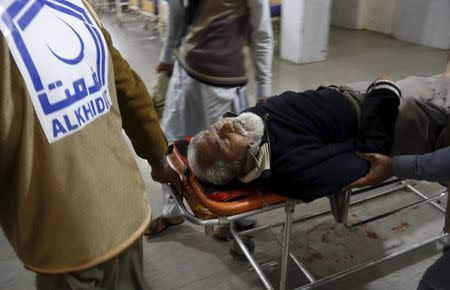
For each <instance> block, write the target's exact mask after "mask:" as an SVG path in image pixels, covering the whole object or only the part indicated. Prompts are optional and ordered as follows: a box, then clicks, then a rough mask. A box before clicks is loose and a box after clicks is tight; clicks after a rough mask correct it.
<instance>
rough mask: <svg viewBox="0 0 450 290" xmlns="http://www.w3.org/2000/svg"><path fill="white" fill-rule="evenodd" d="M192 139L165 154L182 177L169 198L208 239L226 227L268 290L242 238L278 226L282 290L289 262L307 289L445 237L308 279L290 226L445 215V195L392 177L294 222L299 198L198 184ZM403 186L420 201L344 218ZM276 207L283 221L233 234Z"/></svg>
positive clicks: (337, 197) (236, 186) (235, 186)
mask: <svg viewBox="0 0 450 290" xmlns="http://www.w3.org/2000/svg"><path fill="white" fill-rule="evenodd" d="M190 139H191V138H190V137H185V138H184V139H181V140H177V141H174V142H172V144H171V145H170V147H169V153H168V154H167V160H168V163H169V164H170V166H171V167H172V168H173V169H174V170H175V171H176V172H177V173H178V174H179V176H180V179H181V180H182V181H183V192H182V193H178V192H176V190H175V189H174V188H173V187H171V186H170V189H171V195H172V196H173V198H174V200H175V202H176V203H177V205H178V206H179V207H180V210H181V212H182V214H183V215H184V217H185V218H186V219H187V220H188V221H190V222H192V223H194V224H197V225H202V226H205V232H206V234H207V235H209V234H211V233H212V232H213V231H214V226H215V225H220V224H230V231H231V234H232V236H233V243H235V245H234V247H235V248H238V249H240V250H241V251H242V253H243V254H244V256H245V257H246V258H247V260H248V261H249V263H250V264H251V266H252V267H253V269H254V270H255V272H256V274H257V275H258V277H259V278H260V280H261V282H262V283H263V284H264V287H265V288H266V289H274V287H273V285H272V284H271V283H270V281H269V280H268V279H267V276H266V275H265V273H264V271H263V270H262V267H261V265H259V264H258V263H257V261H256V260H255V258H254V257H253V255H252V251H253V250H254V245H252V244H251V243H249V242H248V240H245V239H243V238H244V237H246V236H249V235H250V234H253V233H255V232H258V231H262V230H267V229H272V228H274V227H277V226H284V230H283V237H282V238H278V237H277V241H278V242H279V244H280V245H281V247H282V257H281V275H280V280H279V281H280V284H279V289H282V290H284V289H285V287H286V279H287V267H288V260H289V259H291V260H292V261H293V262H294V264H295V265H296V266H297V267H298V268H299V269H300V271H301V272H302V273H303V274H304V275H305V277H306V278H307V279H308V280H309V283H308V284H306V285H303V286H300V287H299V288H296V289H310V288H313V287H316V286H319V285H322V284H325V283H328V282H330V281H333V280H336V279H338V278H341V277H343V276H346V275H349V274H351V273H353V272H356V271H359V270H361V269H364V268H367V267H369V266H372V265H375V264H377V263H380V262H382V261H385V260H387V259H391V258H393V257H396V256H398V255H401V254H403V253H406V252H408V251H411V250H414V249H416V248H418V247H421V246H423V245H425V244H427V243H430V242H433V241H436V240H439V239H441V238H443V237H444V236H446V234H440V235H438V236H435V237H430V238H429V239H427V240H426V241H423V242H421V243H417V244H415V245H413V246H411V247H409V248H406V249H402V250H398V251H396V252H393V253H391V254H388V255H385V256H381V257H378V258H376V259H372V260H369V261H367V262H364V263H361V264H360V265H358V266H354V267H351V268H349V269H347V270H344V271H341V272H339V273H335V274H333V275H330V276H327V277H323V278H321V279H316V278H315V277H314V276H313V275H312V273H311V272H310V271H309V270H308V269H307V268H306V267H305V266H304V264H303V263H302V262H301V261H300V260H299V259H298V258H297V257H296V256H295V255H293V254H292V252H291V251H290V236H291V228H292V225H293V223H295V222H301V221H306V220H308V219H311V218H313V217H317V216H319V215H323V214H328V213H332V214H333V216H334V218H335V219H336V221H337V222H339V223H343V224H344V225H345V226H346V227H349V228H350V227H356V226H360V225H363V224H366V223H369V222H372V221H375V220H378V219H381V218H384V217H387V216H390V215H392V214H394V213H397V212H399V211H402V210H405V209H408V208H412V207H415V206H418V205H421V204H425V203H427V204H428V203H429V204H430V205H432V206H433V207H434V208H435V209H437V210H439V211H440V212H441V213H443V214H445V210H444V209H443V208H442V207H441V206H440V205H439V204H437V203H436V202H434V201H435V200H437V199H439V198H441V197H443V196H444V195H445V194H446V193H447V192H446V191H443V192H441V193H439V194H437V195H435V196H432V197H427V196H426V195H425V194H423V193H422V192H420V191H419V190H417V189H416V188H415V187H414V186H413V185H411V184H409V183H408V182H406V181H402V180H399V179H397V178H394V179H391V180H388V181H386V182H384V183H383V184H381V185H379V186H374V187H369V188H363V189H358V190H355V191H353V192H352V191H346V192H340V193H337V194H334V195H331V196H329V197H328V198H329V199H330V210H323V211H319V212H316V213H313V214H309V215H307V216H302V217H299V218H296V219H295V220H294V219H293V213H294V210H295V206H296V204H298V203H302V202H301V201H300V200H293V199H288V198H286V197H284V196H282V195H279V194H276V193H273V192H264V191H262V190H261V189H258V188H252V187H249V186H248V185H245V184H239V183H236V184H228V185H225V186H215V185H211V184H207V183H203V182H201V181H199V180H198V178H197V177H196V176H194V175H193V174H192V172H191V170H190V167H189V164H188V161H187V148H188V145H189V141H190ZM402 188H407V189H409V190H410V191H411V192H413V193H414V194H416V195H417V196H419V197H420V198H421V200H420V201H418V202H414V203H411V204H408V205H405V206H403V207H401V208H397V209H394V210H391V211H388V212H385V213H383V214H380V215H377V216H374V217H369V218H366V219H364V220H361V221H359V222H356V223H353V224H349V223H348V219H347V216H348V210H349V208H350V206H351V205H354V204H357V203H362V202H365V201H368V200H370V199H374V198H377V197H379V196H382V195H385V194H389V193H392V192H394V191H396V190H399V189H402ZM375 189H376V190H377V193H376V194H371V195H369V196H367V197H363V198H359V199H358V200H357V201H353V202H351V197H352V195H355V194H363V193H367V192H371V191H373V190H375ZM183 199H184V200H185V201H186V202H187V205H186V204H185V203H184V202H183ZM188 208H189V209H188ZM279 208H284V209H285V220H284V222H281V223H276V224H272V225H264V226H260V227H258V228H253V229H250V230H245V231H240V232H238V231H237V230H236V227H235V221H236V220H238V219H242V218H245V217H250V216H255V215H258V214H260V213H263V212H267V211H271V210H275V209H279Z"/></svg>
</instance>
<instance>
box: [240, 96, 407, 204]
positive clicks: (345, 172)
mask: <svg viewBox="0 0 450 290" xmlns="http://www.w3.org/2000/svg"><path fill="white" fill-rule="evenodd" d="M398 105H399V99H398V97H397V96H396V95H395V94H393V93H392V92H390V91H389V90H383V89H380V90H374V91H372V92H371V93H370V94H368V95H367V96H366V98H365V100H364V102H363V104H362V106H361V111H362V114H361V120H360V121H358V117H357V113H356V110H355V108H354V107H353V105H352V104H351V103H350V102H349V101H348V100H347V99H346V97H345V96H344V95H343V94H341V93H340V92H338V91H336V90H334V89H330V88H326V89H322V90H317V91H305V92H302V93H296V92H284V93H283V94H281V95H279V96H276V97H272V98H269V99H268V100H267V101H265V102H263V103H260V104H257V105H256V106H255V107H252V108H250V109H248V110H246V111H247V112H252V113H255V114H257V115H259V116H261V117H262V118H266V128H267V133H268V137H269V142H270V146H271V175H270V177H268V178H260V179H259V180H258V181H257V182H259V183H260V184H261V185H262V186H263V187H264V189H266V190H271V191H274V192H277V193H280V194H283V195H287V196H289V197H292V198H299V199H302V200H304V201H306V202H309V201H312V200H314V199H316V198H319V197H323V196H326V195H330V194H334V193H337V192H338V191H339V190H341V189H342V188H343V187H344V186H346V185H348V184H350V183H351V182H352V181H354V180H356V179H358V178H360V177H362V176H364V175H366V174H367V173H368V171H369V169H370V164H369V162H368V161H366V160H363V159H360V158H359V157H357V156H356V154H355V152H356V151H366V152H379V153H384V154H386V153H389V151H390V148H391V146H392V139H393V133H394V125H395V120H396V118H397V114H398Z"/></svg>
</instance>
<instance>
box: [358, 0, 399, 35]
mask: <svg viewBox="0 0 450 290" xmlns="http://www.w3.org/2000/svg"><path fill="white" fill-rule="evenodd" d="M396 8H397V0H362V2H361V11H362V13H363V14H362V15H361V16H362V17H361V19H360V21H361V22H362V26H363V27H364V28H365V29H368V30H372V31H377V32H381V33H384V34H392V32H393V23H394V15H395V11H396Z"/></svg>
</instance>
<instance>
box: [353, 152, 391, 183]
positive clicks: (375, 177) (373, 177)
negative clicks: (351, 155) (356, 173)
mask: <svg viewBox="0 0 450 290" xmlns="http://www.w3.org/2000/svg"><path fill="white" fill-rule="evenodd" d="M356 154H357V155H358V156H359V157H360V158H362V159H366V160H369V161H370V164H371V167H370V171H369V173H368V174H367V175H366V176H364V177H361V178H360V179H358V180H356V181H355V182H353V183H352V184H350V185H349V186H347V187H346V189H349V188H353V187H364V186H369V185H376V184H379V183H381V182H383V181H384V180H386V179H388V178H389V177H392V176H393V169H392V158H391V157H389V156H386V155H382V154H378V153H356Z"/></svg>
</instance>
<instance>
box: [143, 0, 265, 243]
mask: <svg viewBox="0 0 450 290" xmlns="http://www.w3.org/2000/svg"><path fill="white" fill-rule="evenodd" d="M168 3H169V20H168V30H167V31H168V36H167V40H166V43H165V44H164V47H163V50H162V52H161V56H160V63H159V64H158V66H157V68H156V70H157V72H162V71H165V72H167V73H168V74H169V75H171V80H170V83H169V88H168V91H167V96H166V102H165V108H164V113H163V118H162V126H163V130H164V132H165V135H166V137H167V139H168V141H169V142H170V141H173V140H175V139H177V138H179V137H184V136H186V135H194V134H196V133H198V132H199V131H201V130H203V129H205V128H207V127H208V126H209V125H210V124H211V123H213V122H215V121H217V120H218V119H220V118H221V117H222V115H223V114H225V113H226V112H228V111H233V112H240V111H242V110H244V109H245V108H247V107H248V104H247V96H246V84H247V82H248V75H247V71H246V67H245V63H246V60H245V53H244V49H245V46H246V45H247V44H248V45H249V46H250V54H251V57H252V62H253V67H254V71H255V79H256V83H257V92H256V93H257V97H258V99H264V98H266V97H269V96H271V93H272V92H271V90H272V89H271V78H272V72H271V71H272V57H273V43H274V41H273V31H272V22H271V17H270V3H269V0H245V1H243V0H223V1H208V0H188V1H182V0H169V2H168ZM185 4H186V5H185ZM168 191H169V189H168V188H167V186H166V185H163V211H162V215H161V216H160V217H158V218H156V219H154V220H153V221H152V223H151V226H150V228H149V229H148V231H147V234H148V235H154V234H157V233H160V232H162V231H163V230H165V229H166V228H167V227H170V226H173V225H177V224H181V223H183V222H184V217H183V216H181V213H180V210H179V209H178V207H177V206H176V204H175V202H174V201H173V200H172V198H171V196H170V194H169V192H168Z"/></svg>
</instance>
